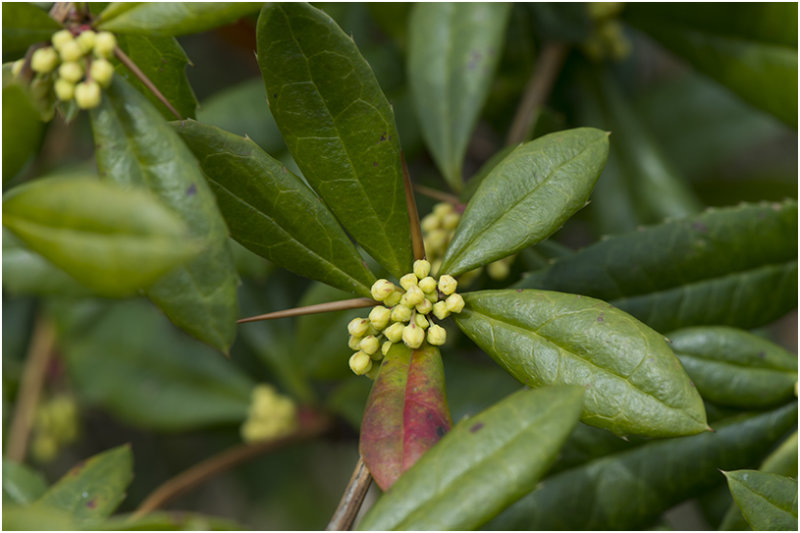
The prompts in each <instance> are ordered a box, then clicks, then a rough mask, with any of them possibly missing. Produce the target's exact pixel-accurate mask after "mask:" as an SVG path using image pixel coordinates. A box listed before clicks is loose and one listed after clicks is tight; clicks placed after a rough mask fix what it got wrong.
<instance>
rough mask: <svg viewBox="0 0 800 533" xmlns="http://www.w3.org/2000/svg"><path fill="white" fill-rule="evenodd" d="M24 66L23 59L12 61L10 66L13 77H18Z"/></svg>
mask: <svg viewBox="0 0 800 533" xmlns="http://www.w3.org/2000/svg"><path fill="white" fill-rule="evenodd" d="M24 65H25V60H24V59H18V60H17V61H14V64H13V65H11V74H13V75H14V76H19V73H20V72H22V67H23V66H24Z"/></svg>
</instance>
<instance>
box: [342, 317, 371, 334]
mask: <svg viewBox="0 0 800 533" xmlns="http://www.w3.org/2000/svg"><path fill="white" fill-rule="evenodd" d="M368 329H369V320H367V319H366V318H354V319H353V320H351V321H350V322H349V323H348V324H347V332H348V333H350V335H352V336H353V337H363V336H364V334H365V333H366V332H367V330H368Z"/></svg>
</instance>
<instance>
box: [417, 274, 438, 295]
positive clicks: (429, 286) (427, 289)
mask: <svg viewBox="0 0 800 533" xmlns="http://www.w3.org/2000/svg"><path fill="white" fill-rule="evenodd" d="M418 286H419V288H420V289H422V292H424V293H426V294H428V293H431V292H434V291H435V290H436V280H435V279H433V278H432V277H430V276H427V277H425V278H422V279H421V280H419V285H418Z"/></svg>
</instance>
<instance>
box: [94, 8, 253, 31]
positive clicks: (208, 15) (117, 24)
mask: <svg viewBox="0 0 800 533" xmlns="http://www.w3.org/2000/svg"><path fill="white" fill-rule="evenodd" d="M120 4H122V5H120ZM260 7H261V4H259V3H255V2H130V3H128V2H124V3H116V2H114V3H111V4H109V5H108V6H107V7H106V9H105V10H103V12H102V13H100V15H99V20H98V22H97V27H98V28H99V29H101V30H106V31H112V32H116V33H144V34H148V35H156V36H161V37H169V36H173V35H184V34H187V33H198V32H201V31H206V30H210V29H211V28H216V27H217V26H222V25H225V24H228V23H231V22H235V21H236V20H238V19H239V18H241V17H243V16H245V15H247V14H249V13H253V12H255V11H258V9H259V8H260Z"/></svg>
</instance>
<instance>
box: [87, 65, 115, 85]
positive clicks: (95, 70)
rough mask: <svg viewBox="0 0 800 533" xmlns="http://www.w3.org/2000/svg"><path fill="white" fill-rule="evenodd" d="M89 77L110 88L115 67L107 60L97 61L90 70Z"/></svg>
mask: <svg viewBox="0 0 800 533" xmlns="http://www.w3.org/2000/svg"><path fill="white" fill-rule="evenodd" d="M89 75H90V76H91V77H92V79H93V80H94V81H96V82H97V83H99V84H100V85H102V86H103V87H108V86H109V85H110V84H111V78H112V77H113V76H114V65H112V64H111V63H110V62H108V61H106V60H105V59H95V60H94V61H92V66H91V68H90V69H89Z"/></svg>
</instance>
